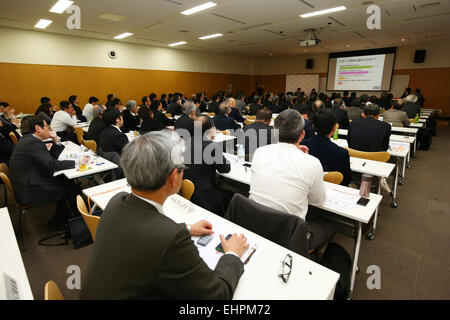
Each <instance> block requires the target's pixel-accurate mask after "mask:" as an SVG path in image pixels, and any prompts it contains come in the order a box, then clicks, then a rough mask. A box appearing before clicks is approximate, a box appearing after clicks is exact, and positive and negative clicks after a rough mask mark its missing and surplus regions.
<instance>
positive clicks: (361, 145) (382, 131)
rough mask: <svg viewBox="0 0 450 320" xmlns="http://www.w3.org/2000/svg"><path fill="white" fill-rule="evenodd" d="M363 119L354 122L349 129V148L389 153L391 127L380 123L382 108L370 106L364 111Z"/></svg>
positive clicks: (382, 122)
mask: <svg viewBox="0 0 450 320" xmlns="http://www.w3.org/2000/svg"><path fill="white" fill-rule="evenodd" d="M362 116H363V119H361V120H354V121H352V123H350V127H349V129H348V135H347V141H348V146H349V147H350V148H352V149H356V150H360V151H367V152H378V151H387V150H388V148H389V140H390V137H391V125H390V124H389V123H386V122H384V121H378V118H379V117H380V107H379V106H377V105H376V104H368V105H366V107H365V108H364V111H363V114H362Z"/></svg>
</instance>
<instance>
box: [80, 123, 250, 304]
mask: <svg viewBox="0 0 450 320" xmlns="http://www.w3.org/2000/svg"><path fill="white" fill-rule="evenodd" d="M174 136H177V137H174ZM174 136H172V135H171V134H170V133H168V132H163V131H160V132H151V133H148V134H145V135H142V136H140V137H139V138H136V139H135V140H133V141H132V142H130V144H128V145H127V146H126V147H125V149H124V151H123V154H122V160H121V162H122V168H123V170H124V173H125V176H126V179H127V182H128V183H129V185H130V186H131V194H129V193H124V192H122V193H119V194H117V195H116V196H114V197H113V198H112V199H111V200H110V202H109V203H108V205H107V206H106V208H105V210H104V212H103V214H102V218H101V220H100V222H99V225H98V228H97V234H96V238H95V243H94V248H93V250H92V253H91V256H90V258H89V263H88V267H87V272H86V275H85V278H84V280H85V281H84V283H83V286H82V290H81V295H80V298H81V299H231V298H232V297H233V293H234V290H235V289H236V286H237V284H238V281H239V278H240V276H241V275H242V273H243V272H244V267H243V264H242V262H241V260H240V259H239V258H240V257H241V256H242V255H243V253H244V252H245V251H246V250H247V247H248V244H246V238H245V237H244V236H243V235H240V236H239V237H238V236H237V235H236V234H235V235H233V236H232V237H231V238H230V240H228V241H227V240H225V239H224V238H223V236H222V235H221V237H220V238H221V242H222V246H223V248H224V252H225V255H223V256H222V257H221V258H220V259H219V262H218V263H217V266H216V268H215V269H214V270H211V269H210V268H209V267H208V266H207V265H206V263H205V262H204V261H203V260H202V259H201V258H200V256H199V253H198V249H197V248H196V246H195V245H194V243H193V242H192V240H191V236H192V235H203V234H212V233H213V226H212V225H211V224H210V223H209V222H207V221H205V220H201V221H200V222H197V223H195V224H193V225H192V226H190V227H189V225H188V226H186V225H185V224H184V223H179V224H178V223H175V222H174V221H173V220H172V219H170V218H168V217H166V216H165V214H164V209H163V205H164V202H165V201H166V199H167V198H168V197H169V196H171V195H173V194H175V193H177V192H178V191H179V190H180V187H181V183H182V179H183V171H184V165H183V157H182V154H181V152H182V148H181V146H179V145H178V141H179V137H178V135H176V134H174ZM118 248H120V250H118Z"/></svg>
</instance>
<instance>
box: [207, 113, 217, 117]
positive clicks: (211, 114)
mask: <svg viewBox="0 0 450 320" xmlns="http://www.w3.org/2000/svg"><path fill="white" fill-rule="evenodd" d="M208 116H210V117H215V116H216V113H215V112H208Z"/></svg>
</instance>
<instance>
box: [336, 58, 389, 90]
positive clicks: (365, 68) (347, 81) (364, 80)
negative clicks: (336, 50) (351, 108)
mask: <svg viewBox="0 0 450 320" xmlns="http://www.w3.org/2000/svg"><path fill="white" fill-rule="evenodd" d="M385 58H386V55H384V54H380V55H376V56H362V57H353V58H339V59H338V61H337V64H336V75H337V76H336V79H335V81H334V90H338V91H341V90H348V89H349V88H352V90H359V91H365V90H381V80H382V79H383V69H384V60H385Z"/></svg>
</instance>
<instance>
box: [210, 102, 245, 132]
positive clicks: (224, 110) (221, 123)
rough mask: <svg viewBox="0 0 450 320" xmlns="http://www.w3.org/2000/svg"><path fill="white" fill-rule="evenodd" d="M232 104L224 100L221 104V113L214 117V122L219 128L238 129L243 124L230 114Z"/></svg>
mask: <svg viewBox="0 0 450 320" xmlns="http://www.w3.org/2000/svg"><path fill="white" fill-rule="evenodd" d="M230 113H231V106H230V105H229V104H228V103H227V102H222V103H221V104H220V106H219V114H216V116H215V117H214V123H215V125H216V128H217V129H218V130H230V129H231V130H238V129H241V126H240V125H239V124H237V123H236V122H235V121H234V118H231V117H230V116H229V115H230Z"/></svg>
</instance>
